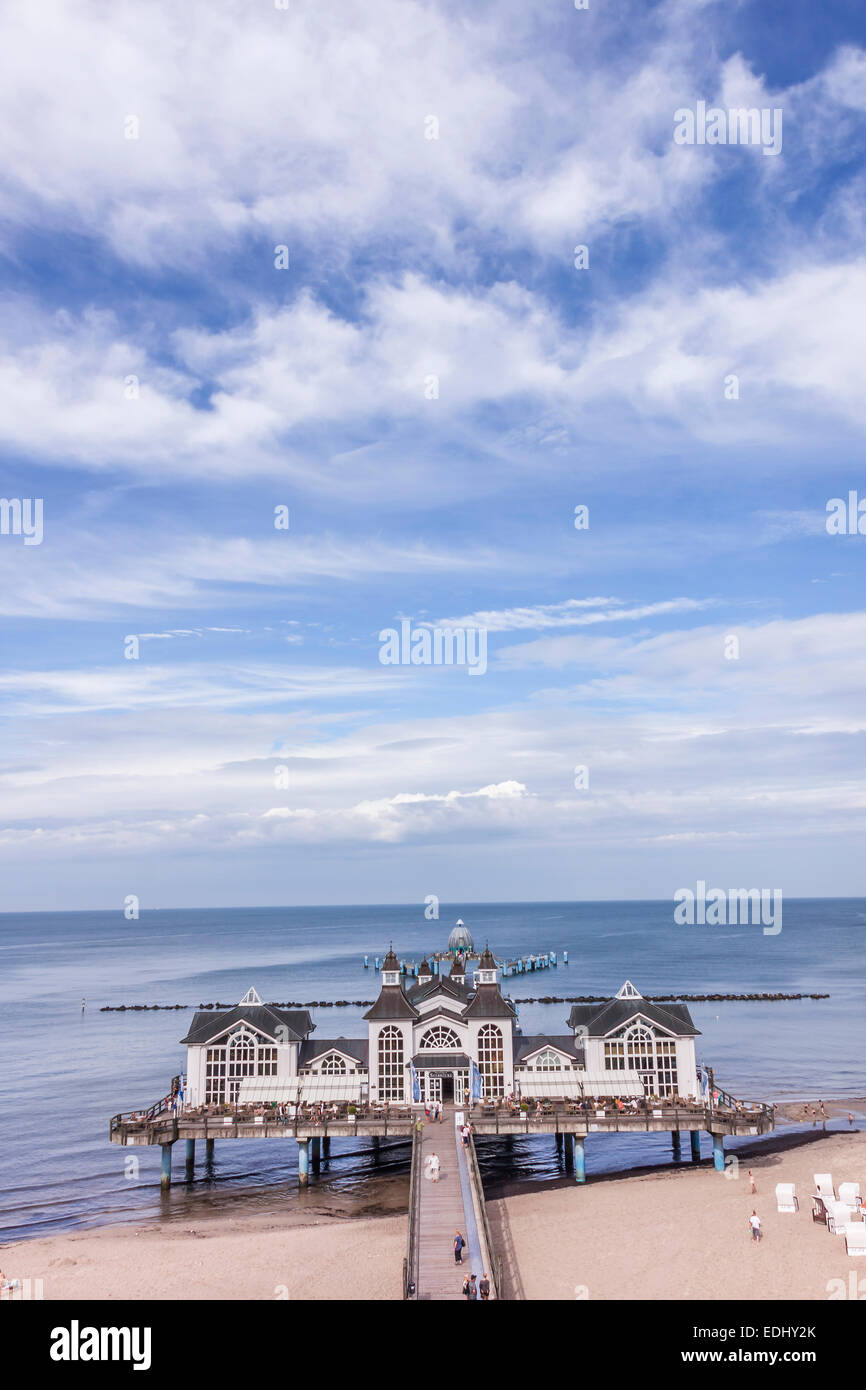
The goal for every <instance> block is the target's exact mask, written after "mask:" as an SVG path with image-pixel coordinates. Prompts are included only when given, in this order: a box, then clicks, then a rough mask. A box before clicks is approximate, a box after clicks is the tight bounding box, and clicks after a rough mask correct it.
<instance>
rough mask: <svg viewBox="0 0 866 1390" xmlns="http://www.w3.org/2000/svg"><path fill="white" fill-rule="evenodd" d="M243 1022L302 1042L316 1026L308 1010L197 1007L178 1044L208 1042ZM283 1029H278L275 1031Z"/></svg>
mask: <svg viewBox="0 0 866 1390" xmlns="http://www.w3.org/2000/svg"><path fill="white" fill-rule="evenodd" d="M238 1023H246V1024H249V1027H250V1028H251V1029H252V1030H253V1032H255V1033H264V1034H266V1036H267V1037H269V1038H279V1039H280V1041H281V1042H301V1041H302V1039H304V1038H305V1037H306V1036H307V1035H308V1034H309V1033H312V1032H313V1030H314V1029H315V1026H316V1025H315V1023H314V1022H313V1020H312V1019H311V1018H310V1015H309V1011H308V1010H307V1009H272V1008H271V1006H270V1004H236V1005H235V1007H234V1008H233V1009H203V1010H202V1009H198V1010H196V1013H195V1015H194V1017H193V1020H192V1024H191V1025H190V1030H189V1032H188V1033H187V1035H186V1037H185V1038H181V1043H189V1044H191V1045H196V1044H200V1043H206V1042H210V1040H211V1038H216V1037H218V1036H219V1034H220V1033H224V1032H225V1030H226V1029H227V1028H233V1027H234V1026H235V1024H238ZM278 1029H279V1030H282V1031H280V1032H278V1031H277V1030H278Z"/></svg>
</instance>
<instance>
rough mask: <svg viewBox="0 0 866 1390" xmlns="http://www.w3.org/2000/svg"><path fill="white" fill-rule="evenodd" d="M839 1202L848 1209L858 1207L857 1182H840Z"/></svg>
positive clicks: (858, 1187) (858, 1193)
mask: <svg viewBox="0 0 866 1390" xmlns="http://www.w3.org/2000/svg"><path fill="white" fill-rule="evenodd" d="M839 1201H840V1202H844V1203H845V1205H846V1206H849V1207H859V1205H860V1184H859V1182H840V1184H839Z"/></svg>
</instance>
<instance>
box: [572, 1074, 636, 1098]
mask: <svg viewBox="0 0 866 1390" xmlns="http://www.w3.org/2000/svg"><path fill="white" fill-rule="evenodd" d="M581 1080H582V1081H583V1094H584V1095H585V1096H622V1098H623V1100H625V1099H626V1098H627V1097H631V1096H635V1097H637V1099H638V1100H643V1097H644V1096H645V1094H646V1091H645V1089H644V1084H643V1079H642V1078H641V1076H640V1074H639V1073H638V1072H636V1071H608V1072H605V1073H604V1075H603V1076H590V1075H589V1074H588V1073H587V1072H583V1073H581Z"/></svg>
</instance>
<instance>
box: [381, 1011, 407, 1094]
mask: <svg viewBox="0 0 866 1390" xmlns="http://www.w3.org/2000/svg"><path fill="white" fill-rule="evenodd" d="M403 1083H404V1070H403V1034H402V1033H401V1032H400V1029H399V1028H394V1027H393V1026H392V1025H389V1026H388V1027H387V1028H383V1029H382V1031H381V1033H380V1034H379V1099H380V1100H402V1099H403Z"/></svg>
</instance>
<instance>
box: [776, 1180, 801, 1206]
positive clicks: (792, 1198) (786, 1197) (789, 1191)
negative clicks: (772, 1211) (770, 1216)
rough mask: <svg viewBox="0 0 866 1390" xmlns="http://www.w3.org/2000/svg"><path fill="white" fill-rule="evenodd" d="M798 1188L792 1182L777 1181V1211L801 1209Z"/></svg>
mask: <svg viewBox="0 0 866 1390" xmlns="http://www.w3.org/2000/svg"><path fill="white" fill-rule="evenodd" d="M799 1210H800V1203H799V1202H798V1201H797V1196H796V1188H795V1185H794V1183H792V1182H777V1183H776V1211H799Z"/></svg>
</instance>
